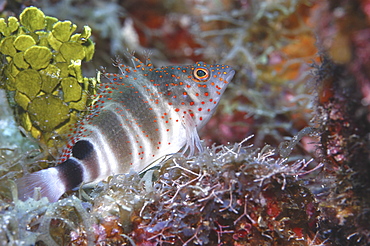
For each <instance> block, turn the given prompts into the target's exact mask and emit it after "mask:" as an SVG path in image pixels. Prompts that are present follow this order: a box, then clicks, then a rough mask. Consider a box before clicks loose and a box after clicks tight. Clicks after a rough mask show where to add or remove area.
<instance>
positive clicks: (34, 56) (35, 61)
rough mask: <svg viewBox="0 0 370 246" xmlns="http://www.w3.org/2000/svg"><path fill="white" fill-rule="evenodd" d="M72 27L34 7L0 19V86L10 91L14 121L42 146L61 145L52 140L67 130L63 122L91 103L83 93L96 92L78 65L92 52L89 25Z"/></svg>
mask: <svg viewBox="0 0 370 246" xmlns="http://www.w3.org/2000/svg"><path fill="white" fill-rule="evenodd" d="M76 30H77V25H75V24H73V23H72V22H71V21H69V20H66V21H59V20H58V19H57V18H54V17H50V16H45V14H44V13H43V12H42V11H41V10H40V9H38V8H36V7H28V8H26V9H24V10H23V12H22V13H21V14H20V16H19V20H18V19H17V18H16V17H9V18H8V19H7V20H6V19H4V18H1V19H0V33H1V35H0V55H2V56H3V57H4V58H5V60H6V63H5V64H4V65H3V67H2V73H3V74H4V78H6V79H3V81H2V82H1V83H0V88H3V89H6V90H7V91H15V93H13V94H12V95H14V101H15V103H16V104H17V105H16V106H15V107H19V108H20V109H21V110H16V112H18V115H17V119H18V121H19V123H20V125H21V126H22V127H23V128H24V129H26V131H28V132H30V134H31V135H32V136H33V137H35V138H37V139H39V140H40V143H41V144H46V145H47V146H48V147H54V146H58V145H63V142H60V143H59V142H58V141H59V139H60V138H63V136H64V135H66V132H67V131H68V130H67V129H69V128H68V127H64V126H63V124H68V125H69V124H73V123H75V122H77V120H78V118H79V117H81V116H82V115H83V113H84V111H85V109H86V107H87V106H88V103H89V102H90V101H91V100H89V98H88V97H87V95H88V94H95V93H96V87H95V84H96V82H95V78H86V77H84V76H83V75H82V69H81V64H82V62H83V61H90V60H91V59H92V57H93V54H94V52H95V48H94V47H95V45H94V43H93V42H92V41H91V40H90V36H91V28H90V27H87V26H85V27H83V29H82V32H81V33H75V31H76ZM69 104H71V105H69ZM48 115H49V116H48ZM50 115H51V116H52V117H50ZM72 115H73V116H74V117H73V118H71V116H72ZM48 117H50V118H49V119H48ZM55 136H59V137H58V138H57V139H58V140H55V141H54V140H53V139H56V138H55ZM51 152H53V151H51Z"/></svg>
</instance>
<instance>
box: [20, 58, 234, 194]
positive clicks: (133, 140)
mask: <svg viewBox="0 0 370 246" xmlns="http://www.w3.org/2000/svg"><path fill="white" fill-rule="evenodd" d="M126 56H127V57H128V58H129V60H130V61H131V63H132V64H131V66H128V65H123V64H121V63H120V62H118V63H117V64H116V66H117V67H118V68H119V71H120V72H119V73H117V74H115V73H104V74H103V75H104V78H105V80H104V81H102V83H101V85H100V90H99V93H98V94H97V95H95V98H96V101H95V103H94V104H93V105H92V106H91V107H90V109H89V111H90V113H89V114H88V115H87V116H86V117H85V118H84V119H83V120H81V121H80V122H79V123H78V124H77V127H76V129H75V130H71V134H70V141H69V143H68V144H67V145H66V147H65V148H64V150H63V152H62V154H61V155H60V157H59V159H58V164H59V165H57V166H56V167H52V168H48V169H45V170H41V171H38V172H35V173H32V174H27V175H25V176H24V177H22V178H20V179H19V180H18V181H17V184H18V190H19V197H20V199H22V200H24V199H26V198H28V197H30V196H32V194H33V190H34V188H35V187H41V191H40V192H41V195H42V196H46V197H48V199H49V200H50V201H56V200H58V199H59V197H60V196H61V195H62V194H63V193H64V192H65V191H68V190H71V189H74V188H76V187H78V186H79V185H80V184H81V183H84V184H89V183H90V184H94V183H96V182H99V181H101V180H103V179H105V178H107V177H108V176H110V175H113V174H119V173H127V172H129V170H130V169H133V170H135V171H137V172H140V171H142V170H144V169H145V168H147V167H148V166H149V165H150V164H151V163H153V162H155V161H156V160H159V159H160V158H163V157H164V156H167V155H170V154H173V153H176V152H178V151H180V150H181V149H182V151H183V153H187V154H188V155H190V156H191V155H193V154H194V152H195V151H196V150H198V151H202V145H201V143H200V138H199V136H198V130H199V129H200V128H201V127H203V126H204V125H205V124H206V123H207V121H208V120H209V119H210V117H211V116H212V114H213V112H214V111H215V109H216V107H217V104H218V103H219V100H220V98H221V95H222V94H223V92H224V90H225V89H226V87H227V84H228V83H229V82H230V80H231V79H232V77H233V75H234V73H235V72H234V70H232V68H230V67H229V66H227V65H210V64H206V63H203V62H197V63H195V64H194V65H188V66H168V67H161V68H154V67H153V65H152V64H151V62H150V59H147V61H146V63H145V64H144V63H143V62H141V61H140V60H139V59H137V58H136V57H134V56H133V55H131V54H126Z"/></svg>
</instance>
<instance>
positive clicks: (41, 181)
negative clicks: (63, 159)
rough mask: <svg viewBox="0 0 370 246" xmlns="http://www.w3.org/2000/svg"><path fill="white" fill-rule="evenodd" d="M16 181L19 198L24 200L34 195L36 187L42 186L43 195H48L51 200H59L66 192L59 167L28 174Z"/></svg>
mask: <svg viewBox="0 0 370 246" xmlns="http://www.w3.org/2000/svg"><path fill="white" fill-rule="evenodd" d="M16 183H17V186H18V198H19V199H20V200H22V201H25V200H26V199H28V198H29V197H33V194H34V190H35V188H36V187H40V193H41V196H43V197H47V198H48V199H49V201H50V202H55V201H57V200H58V199H59V197H60V196H61V195H63V193H64V192H66V188H65V185H64V183H63V181H62V180H61V179H60V177H59V172H58V169H57V168H55V167H52V168H48V169H44V170H41V171H38V172H35V173H31V174H27V175H25V176H23V177H22V178H20V179H18V180H17V181H16Z"/></svg>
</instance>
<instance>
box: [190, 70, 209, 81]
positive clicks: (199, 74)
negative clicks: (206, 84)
mask: <svg viewBox="0 0 370 246" xmlns="http://www.w3.org/2000/svg"><path fill="white" fill-rule="evenodd" d="M193 76H194V78H195V79H197V80H201V81H205V80H208V78H209V71H208V69H206V68H202V67H197V68H195V69H194V73H193Z"/></svg>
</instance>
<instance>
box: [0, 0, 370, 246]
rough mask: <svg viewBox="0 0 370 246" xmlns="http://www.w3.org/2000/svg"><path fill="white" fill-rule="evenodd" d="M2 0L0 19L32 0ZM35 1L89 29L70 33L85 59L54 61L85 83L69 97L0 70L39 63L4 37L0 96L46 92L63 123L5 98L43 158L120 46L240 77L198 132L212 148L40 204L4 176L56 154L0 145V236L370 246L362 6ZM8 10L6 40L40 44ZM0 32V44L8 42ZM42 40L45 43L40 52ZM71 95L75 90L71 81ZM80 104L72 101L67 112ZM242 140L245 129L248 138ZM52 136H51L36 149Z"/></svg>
mask: <svg viewBox="0 0 370 246" xmlns="http://www.w3.org/2000/svg"><path fill="white" fill-rule="evenodd" d="M10 2H11V1H5V2H4V4H3V5H1V7H0V9H1V10H3V11H2V13H1V14H2V17H7V16H11V15H12V16H19V15H20V14H21V13H22V11H23V7H24V6H28V5H29V4H30V3H28V2H27V1H23V2H22V1H16V2H17V3H12V4H10ZM33 4H35V5H36V6H37V7H39V8H40V9H39V10H37V11H40V12H41V10H42V12H43V13H45V14H43V16H45V17H44V18H45V19H49V18H50V19H52V20H55V23H57V22H59V21H58V19H59V20H65V19H68V20H71V22H70V23H72V22H73V23H77V25H78V26H79V27H82V26H84V25H89V26H90V27H91V29H92V31H91V32H90V31H89V32H85V31H84V30H85V29H83V30H82V31H81V32H80V34H81V35H83V34H84V33H85V34H86V40H89V41H86V42H87V44H91V45H95V51H94V52H95V53H94V59H93V60H92V61H91V62H90V63H88V64H84V65H83V66H82V67H81V66H80V65H79V64H78V65H76V64H74V66H75V67H73V69H71V67H69V66H71V65H72V63H70V64H68V66H67V67H69V68H68V69H67V71H68V73H67V74H68V75H67V77H72V78H73V79H74V80H75V81H77V83H78V85H79V87H80V88H82V89H81V99H77V100H72V101H69V100H68V99H67V101H64V95H65V93H64V90H65V89H64V88H65V87H64V88H63V86H62V85H61V83H60V82H59V83H58V85H56V86H55V87H54V89H50V91H48V92H44V91H43V88H42V87H41V89H40V90H39V91H38V93H36V92H34V91H32V90H33V89H32V90H31V88H28V87H27V86H25V87H22V86H21V87H19V88H17V86H16V85H17V84H16V83H14V79H13V80H12V78H10V80H9V81H8V80H7V79H5V78H7V76H13V77H14V76H15V74H13V75H12V73H13V72H14V71H13V70H14V68H16V69H17V70H23V69H25V68H19V67H17V65H13V66H12V67H11V68H12V69H13V70H10V72H7V74H6V73H5V72H4V71H5V70H4V65H6V66H7V67H8V68H10V65H9V64H15V62H16V60H17V59H18V58H22V59H23V61H24V63H26V64H28V68H27V69H31V70H35V71H36V72H38V73H39V74H40V71H42V70H43V69H45V68H41V67H37V65H33V66H36V67H33V66H32V63H34V61H30V59H28V60H27V59H26V58H25V57H24V52H25V49H22V50H18V49H17V48H16V47H15V46H14V44H13V46H14V47H15V51H16V53H12V54H13V55H6V59H5V60H3V61H4V62H3V63H2V64H1V69H2V71H3V73H2V74H1V77H2V80H1V82H0V83H1V85H2V87H3V88H6V89H7V90H8V95H10V98H11V96H12V95H13V96H14V95H16V94H17V93H18V94H19V93H22V94H25V95H26V94H27V93H31V96H27V101H23V103H24V102H30V101H32V100H34V98H37V97H40V96H41V97H45V95H46V94H48V93H49V94H51V95H52V96H53V98H54V97H55V98H58V101H62V104H63V105H67V107H68V114H69V116H68V117H69V118H68V119H67V120H66V119H64V120H62V121H63V124H61V125H59V124H60V123H55V122H54V123H55V124H56V125H57V126H55V125H53V126H52V127H49V128H48V127H41V125H39V123H36V122H34V119H35V118H32V117H31V116H30V115H29V112H28V110H27V108H26V109H25V108H23V107H22V106H21V105H20V106H16V104H15V103H18V102H17V100H13V101H12V100H10V101H11V106H12V109H14V108H18V109H19V110H16V111H15V112H16V113H15V117H16V119H17V121H18V122H22V120H21V119H22V117H21V116H22V114H23V115H25V113H26V114H27V115H28V116H27V117H28V118H29V121H27V122H28V124H29V125H30V124H31V132H32V129H34V130H33V131H34V132H36V133H37V134H35V133H33V134H30V135H33V136H41V137H40V139H39V140H42V141H44V143H42V144H41V146H42V148H43V149H42V151H41V152H45V151H46V152H52V151H51V149H52V147H53V146H54V144H56V143H57V144H60V143H62V142H61V141H60V140H59V138H60V137H59V136H60V135H63V134H61V133H62V132H61V131H59V129H62V128H64V127H63V126H64V122H66V123H67V122H69V121H70V120H71V119H72V118H73V117H72V116H73V114H75V115H76V116H77V115H80V114H83V113H82V111H83V110H82V105H83V107H85V106H86V104H88V103H89V102H88V99H82V98H83V95H84V93H86V95H89V94H90V93H91V94H93V92H91V89H92V88H95V87H94V83H95V81H91V80H89V82H88V83H86V82H87V81H86V79H89V78H86V77H85V78H84V77H83V76H87V75H86V74H89V76H93V75H94V74H95V73H96V72H95V71H96V69H97V68H99V66H106V67H110V66H111V65H110V63H111V58H112V57H114V56H115V55H120V49H124V48H123V47H125V48H126V47H127V48H129V49H130V50H135V51H136V55H137V56H139V57H140V56H142V55H143V54H145V50H147V51H149V53H151V55H150V57H151V60H152V61H153V63H154V64H156V65H159V66H160V65H168V64H171V63H183V64H186V63H189V62H191V63H192V62H193V61H197V60H204V61H206V62H207V61H208V62H213V61H217V62H220V63H225V64H228V65H231V66H233V67H234V68H235V69H236V70H237V74H236V78H235V79H234V82H233V83H232V85H230V86H229V88H228V90H227V91H226V95H225V97H224V98H223V100H222V101H221V105H220V106H221V107H220V110H218V111H217V113H216V115H215V116H214V117H213V118H212V119H211V121H210V122H209V124H208V126H207V127H206V128H205V129H204V131H203V138H205V139H207V140H206V141H205V142H204V144H205V145H208V146H209V147H207V148H206V150H205V152H204V153H199V154H197V155H196V156H194V157H192V158H187V157H184V156H181V155H175V156H174V157H173V158H172V159H170V160H168V161H167V162H166V163H164V164H163V165H162V167H160V168H159V169H158V170H150V171H148V172H147V173H145V174H144V176H143V175H139V174H137V173H134V172H132V173H129V174H123V175H116V176H113V177H110V178H109V179H108V180H107V181H105V182H101V183H99V184H98V185H97V186H96V187H95V188H93V189H91V190H79V191H75V192H72V193H69V194H67V195H65V196H64V197H63V198H62V199H60V200H59V201H58V202H56V203H52V204H51V203H49V202H48V201H47V200H46V199H40V200H38V198H37V193H36V194H35V198H36V199H29V200H28V201H26V202H22V201H19V200H17V199H16V198H15V197H17V196H16V194H15V193H14V192H15V190H16V189H15V184H14V179H15V178H16V177H20V176H21V175H23V172H24V171H23V170H30V169H39V168H40V166H41V167H46V166H48V165H53V163H50V161H49V160H50V159H49V160H48V161H46V160H47V159H48V158H46V157H45V156H43V155H45V154H42V155H40V154H38V153H39V152H40V150H38V149H37V150H35V151H27V152H24V151H23V152H22V151H21V149H19V148H17V147H14V145H13V146H12V147H7V148H6V149H5V148H3V149H1V151H0V167H1V176H0V190H1V192H0V225H1V227H0V244H4V245H7V244H8V245H30V244H35V243H36V244H37V245H55V244H57V245H184V244H185V245H368V244H370V231H369V228H370V225H369V223H370V220H369V218H370V212H369V211H370V200H369V199H370V198H369V196H368V195H367V194H368V193H369V189H370V181H369V178H368V177H369V172H370V155H369V149H370V144H369V139H370V138H369V130H370V129H369V128H370V123H369V121H370V113H369V109H370V106H369V105H370V100H369V98H370V96H369V84H370V81H369V80H370V79H369V78H370V76H369V72H368V71H370V70H369V68H370V63H369V62H370V61H369V59H370V58H369V57H370V50H369V47H370V45H369V40H370V39H369V37H370V36H369V33H370V32H369V30H370V29H369V23H370V12H369V9H370V2H369V1H368V0H355V1H344V0H340V1H335V0H325V1H314V0H312V1H309V0H289V1H279V0H276V1H267V0H263V1H256V0H243V1H242V0H223V1H190V0H184V1H166V0H157V1H152V0H141V1H133V0H132V1H130V0H128V1H84V0H74V1H72V0H59V1H36V2H33ZM72 5H73V6H75V7H72ZM143 6H145V7H143ZM31 9H32V8H31ZM62 10H63V11H62ZM32 11H36V10H32ZM40 12H38V13H40ZM39 15H41V14H39ZM48 16H55V17H57V18H58V19H56V18H54V17H48ZM12 19H13V21H11V22H12V23H13V22H14V23H15V22H16V21H15V20H17V21H18V23H19V27H18V29H17V30H18V31H16V32H13V33H11V34H9V35H8V36H12V35H13V37H15V36H16V35H19V34H21V35H24V36H30V37H32V39H33V40H35V42H36V43H35V44H33V45H36V46H42V45H41V44H40V43H38V41H37V40H39V38H38V37H39V36H38V35H37V34H32V35H31V34H27V32H25V33H23V31H22V33H21V32H20V31H19V30H24V28H26V27H27V25H24V24H22V22H21V21H20V17H19V18H18V17H17V18H15V17H14V18H12ZM6 20H7V21H5V22H4V23H5V24H6V25H7V26H8V23H9V18H8V19H6ZM61 23H63V21H61ZM72 26H73V24H70V25H69V27H70V28H71V27H72ZM8 28H9V26H8ZM31 29H32V28H31ZM27 30H29V29H27ZM52 30H53V29H52V26H45V27H44V28H42V31H41V32H44V33H46V34H45V35H51V34H50V33H52ZM69 30H71V29H69ZM29 31H30V30H29ZM30 33H32V31H30ZM87 34H88V35H87ZM1 35H2V36H1V37H2V40H3V39H4V38H6V37H8V36H6V35H3V34H1ZM73 35H79V34H73V33H70V34H68V35H67V36H68V37H69V38H70V41H68V42H73V40H72V38H71V37H73ZM22 37H23V36H22ZM26 39H28V40H30V39H29V38H26ZM90 40H94V43H95V44H93V43H92V42H91V41H90ZM80 41H81V40H80ZM47 42H49V41H48V39H47V40H46V41H45V43H46V46H45V47H49V46H50V45H49V43H47ZM9 43H14V41H13V42H10V41H9ZM84 45H85V44H84ZM84 45H82V44H80V46H83V47H85V46H84ZM28 47H29V46H28ZM91 47H92V46H91ZM49 50H50V51H51V53H52V55H55V54H57V53H58V49H54V48H49ZM13 51H14V50H13ZM45 52H46V50H45ZM17 53H21V54H20V55H16V56H19V57H18V58H17V57H16V56H15V54H17ZM90 54H91V56H92V53H90ZM80 58H81V57H80ZM90 58H91V57H90ZM22 59H20V61H22ZM72 59H73V60H74V59H75V58H74V57H73V58H72ZM31 60H32V59H31ZM81 60H82V61H83V60H86V61H87V60H89V59H86V57H85V59H84V58H81ZM29 61H30V63H29ZM53 62H54V59H53V58H51V59H50V60H49V63H48V64H46V63H45V64H46V65H47V66H46V68H47V67H49V66H51V65H54V66H56V67H58V66H57V65H56V64H54V63H53ZM63 62H64V61H63ZM22 64H23V63H22ZM81 64H83V63H81ZM18 65H19V64H18ZM63 66H66V65H63ZM76 66H78V68H76ZM58 69H61V68H60V67H58ZM82 70H83V73H82ZM71 71H74V72H71ZM76 71H78V73H77V72H76ZM18 73H19V72H18ZM77 74H79V76H77ZM40 76H41V75H40ZM43 78H44V77H42V76H41V82H40V85H41V86H43V81H44V80H42V79H43ZM78 78H80V79H81V78H83V79H82V80H79V79H78ZM60 80H62V77H60ZM12 81H13V82H12ZM19 89H20V90H19ZM25 90H26V92H24V91H25ZM27 90H31V92H28V91H27ZM88 91H89V92H88ZM57 92H58V93H57ZM32 93H33V94H32ZM35 93H36V95H34V94H35ZM44 93H45V94H44ZM53 93H54V94H53ZM77 94H78V95H79V93H77ZM69 96H71V97H73V98H74V95H73V91H72V95H69ZM29 97H31V98H29ZM67 97H68V96H67ZM86 98H88V97H86ZM74 99H75V98H74ZM20 102H22V101H20ZM77 102H81V104H79V105H80V106H81V108H80V110H78V109H75V108H72V107H71V106H69V105H70V104H71V103H72V105H73V103H77ZM23 105H25V104H23ZM63 107H65V106H63ZM9 111H10V110H8V111H7V112H9ZM0 117H1V118H0V122H1V123H3V122H4V121H2V116H1V115H0ZM27 117H26V116H23V118H27ZM33 117H34V116H33ZM0 125H1V127H2V128H9V125H3V124H0ZM23 127H24V128H25V129H29V128H26V127H25V126H23ZM65 129H67V127H65ZM68 129H69V128H68ZM302 129H303V130H302ZM251 134H254V135H255V136H254V137H253V138H247V136H249V135H251ZM29 138H30V137H29ZM47 139H49V140H48V141H46V142H45V140H47ZM50 139H58V141H56V142H54V141H53V144H48V143H50ZM39 140H38V141H39ZM244 140H245V141H244ZM4 141H5V140H3V139H0V147H2V146H7V145H6V144H5V143H4ZM22 141H23V140H21V141H20V143H19V146H21V145H22V144H23V143H22ZM212 143H217V144H214V145H212ZM234 143H235V144H234ZM266 143H267V144H268V145H266ZM39 144H40V143H39ZM25 172H27V171H25ZM91 228H92V229H91Z"/></svg>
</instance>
